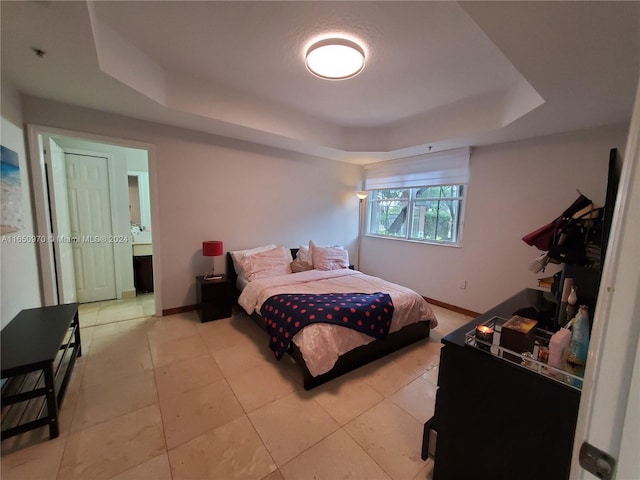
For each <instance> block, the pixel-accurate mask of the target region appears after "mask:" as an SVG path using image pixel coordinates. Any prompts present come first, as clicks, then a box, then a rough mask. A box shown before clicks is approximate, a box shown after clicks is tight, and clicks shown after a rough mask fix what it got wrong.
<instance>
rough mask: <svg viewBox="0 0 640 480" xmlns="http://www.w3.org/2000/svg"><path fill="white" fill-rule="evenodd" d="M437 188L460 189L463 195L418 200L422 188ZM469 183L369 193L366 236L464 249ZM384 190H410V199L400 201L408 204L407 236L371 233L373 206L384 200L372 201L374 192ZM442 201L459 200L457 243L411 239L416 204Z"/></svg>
mask: <svg viewBox="0 0 640 480" xmlns="http://www.w3.org/2000/svg"><path fill="white" fill-rule="evenodd" d="M434 187H435V188H437V187H458V188H459V189H460V192H461V195H459V196H456V197H427V198H419V199H418V198H416V193H417V192H418V190H420V189H421V188H434ZM467 188H468V184H467V183H459V184H458V183H456V184H446V185H425V186H421V187H403V188H397V187H396V188H378V189H375V190H373V189H372V190H370V191H369V196H368V197H367V204H366V215H365V225H364V232H363V234H364V236H367V237H374V238H384V239H390V240H399V241H404V242H415V243H426V244H430V245H442V246H446V247H457V248H460V247H462V235H463V230H464V215H465V210H466V208H465V205H466V199H467ZM383 190H408V191H409V198H408V199H406V200H404V199H398V200H400V201H405V202H407V214H406V220H405V234H404V236H398V235H384V234H379V233H372V232H371V219H372V204H377V203H379V202H382V201H384V200H372V198H373V196H374V195H373V194H374V192H378V191H383ZM442 200H454V201H455V200H458V201H459V202H460V203H459V210H458V219H457V220H458V222H457V223H458V226H457V232H458V235H457V239H456V241H455V242H450V241H444V240H431V239H419V238H411V235H412V223H413V213H414V209H415V206H416V205H415V204H416V202H424V201H442Z"/></svg>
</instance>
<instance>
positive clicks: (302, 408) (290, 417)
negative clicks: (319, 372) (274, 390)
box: [249, 392, 339, 466]
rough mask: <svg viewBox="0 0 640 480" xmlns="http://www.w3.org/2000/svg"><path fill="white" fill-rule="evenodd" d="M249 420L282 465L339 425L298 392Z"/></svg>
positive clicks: (276, 402) (252, 415)
mask: <svg viewBox="0 0 640 480" xmlns="http://www.w3.org/2000/svg"><path fill="white" fill-rule="evenodd" d="M249 419H250V420H251V422H252V423H253V425H254V426H255V428H256V430H257V431H258V434H259V435H260V437H261V438H262V441H263V442H264V444H265V445H266V447H267V449H268V450H269V453H271V456H272V457H273V459H274V460H275V462H276V464H277V465H278V466H282V465H284V464H285V463H287V462H288V461H289V460H291V459H292V458H294V457H295V456H296V455H298V454H299V453H301V452H303V451H304V450H306V449H307V448H308V447H310V446H311V445H313V444H315V443H317V442H319V441H320V440H322V439H323V438H324V437H326V436H327V435H329V434H330V433H332V432H334V431H336V430H337V429H338V428H339V426H338V424H337V423H336V422H335V421H334V420H333V419H332V418H331V416H330V415H329V414H328V413H326V412H325V411H324V410H323V409H322V407H320V405H318V404H317V403H316V402H315V401H313V400H311V399H305V398H301V397H300V396H299V395H298V394H297V393H296V392H294V393H291V394H289V395H287V396H286V397H284V398H281V399H279V400H276V401H274V402H272V403H270V404H268V405H265V406H264V407H261V408H259V409H257V410H254V411H253V412H251V413H249Z"/></svg>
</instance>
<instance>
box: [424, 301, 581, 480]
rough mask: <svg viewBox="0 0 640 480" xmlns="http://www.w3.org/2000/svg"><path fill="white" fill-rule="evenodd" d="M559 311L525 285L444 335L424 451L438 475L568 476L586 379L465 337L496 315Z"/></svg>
mask: <svg viewBox="0 0 640 480" xmlns="http://www.w3.org/2000/svg"><path fill="white" fill-rule="evenodd" d="M555 311H556V305H555V303H554V298H553V297H552V296H551V295H550V294H548V293H544V292H541V291H537V290H532V289H527V290H523V291H521V292H519V293H518V294H516V295H514V296H513V297H511V298H509V299H508V300H506V301H505V302H503V303H501V304H500V305H497V306H496V307H494V308H492V309H491V310H489V311H488V312H486V313H485V314H483V315H481V316H479V317H477V318H476V319H474V320H472V321H471V322H469V323H468V324H467V325H465V326H463V327H462V328H460V329H458V330H456V331H454V332H452V333H451V334H450V335H448V336H446V337H444V338H443V339H442V343H443V344H444V345H443V347H442V350H441V354H440V367H439V374H438V387H439V388H438V392H437V396H436V406H435V414H434V416H433V417H432V418H431V419H430V420H429V421H428V422H427V423H426V424H425V428H424V439H423V450H422V457H423V459H426V458H427V457H428V456H431V457H433V458H434V461H435V464H434V472H433V478H434V480H457V479H461V480H462V479H464V480H469V479H489V478H490V479H492V480H500V479H504V480H514V479H518V480H527V479H531V480H540V479H545V480H554V479H567V478H568V477H569V469H570V465H571V455H572V449H573V437H574V433H575V428H576V421H577V416H578V406H579V403H580V386H581V382H577V384H576V382H575V379H573V380H568V379H567V378H566V377H563V379H562V380H556V379H554V378H552V377H550V376H549V375H548V374H543V373H539V372H538V371H536V370H535V369H532V368H527V367H525V366H523V365H521V364H520V362H518V361H516V362H512V361H507V360H505V359H504V358H502V357H501V356H498V355H496V354H492V353H491V352H488V351H483V350H480V349H479V348H477V347H476V346H474V345H472V344H468V343H469V338H470V337H469V336H466V335H465V334H467V333H468V332H473V331H474V329H475V327H476V326H477V325H480V324H482V323H484V322H487V321H488V320H490V319H492V318H494V317H496V316H497V317H501V318H507V319H508V318H510V317H511V316H512V315H513V314H515V313H524V314H526V316H529V317H532V316H536V315H538V316H539V318H540V320H541V322H542V323H543V324H544V319H545V318H546V317H549V319H550V320H549V321H550V322H551V321H552V320H551V318H552V317H553V316H554V315H555ZM494 353H495V350H494ZM512 360H513V358H512ZM529 367H531V364H529ZM544 371H545V370H543V372H544Z"/></svg>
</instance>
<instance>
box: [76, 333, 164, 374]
mask: <svg viewBox="0 0 640 480" xmlns="http://www.w3.org/2000/svg"><path fill="white" fill-rule="evenodd" d="M152 370H153V363H152V361H151V352H150V351H149V344H148V340H147V338H146V334H140V333H139V332H135V333H134V332H129V333H121V334H118V335H109V336H107V337H98V338H96V339H94V340H93V341H92V345H91V351H90V354H89V355H88V356H87V357H86V366H85V369H84V372H83V376H82V381H83V384H84V385H85V386H86V385H93V384H98V385H101V384H105V383H114V382H118V381H119V380H121V379H123V378H127V377H131V376H137V375H140V374H143V373H145V372H151V371H152Z"/></svg>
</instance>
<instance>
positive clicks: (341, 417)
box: [312, 377, 385, 425]
mask: <svg viewBox="0 0 640 480" xmlns="http://www.w3.org/2000/svg"><path fill="white" fill-rule="evenodd" d="M312 392H313V395H314V396H313V398H314V400H315V401H316V402H318V403H319V404H320V405H321V406H322V408H324V409H325V410H326V411H327V412H329V414H330V415H331V416H332V417H333V418H334V419H335V421H336V422H338V423H339V424H340V425H345V424H346V423H348V422H350V421H351V420H353V419H354V418H356V417H357V416H359V415H361V414H363V413H364V412H366V411H367V410H369V409H370V408H371V407H373V406H374V405H376V404H378V403H379V402H381V401H382V400H384V398H385V397H384V396H383V395H382V394H380V393H378V392H377V391H376V390H374V389H373V388H372V387H370V386H369V385H368V384H367V383H366V382H364V381H357V380H353V379H351V378H346V379H345V378H344V377H343V378H337V379H335V380H333V381H331V382H328V383H325V384H324V385H321V386H319V387H317V388H315V389H313V390H312Z"/></svg>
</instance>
